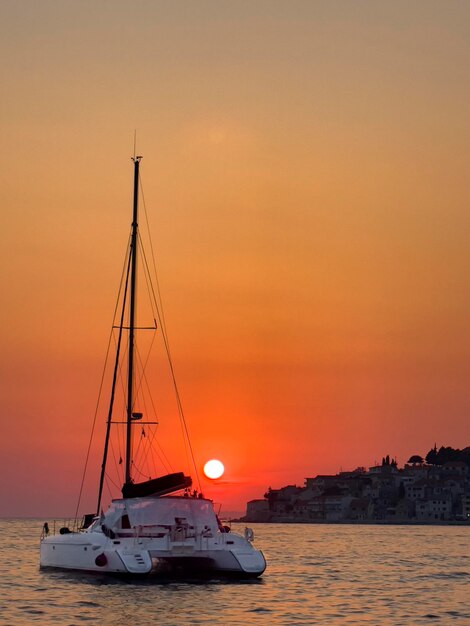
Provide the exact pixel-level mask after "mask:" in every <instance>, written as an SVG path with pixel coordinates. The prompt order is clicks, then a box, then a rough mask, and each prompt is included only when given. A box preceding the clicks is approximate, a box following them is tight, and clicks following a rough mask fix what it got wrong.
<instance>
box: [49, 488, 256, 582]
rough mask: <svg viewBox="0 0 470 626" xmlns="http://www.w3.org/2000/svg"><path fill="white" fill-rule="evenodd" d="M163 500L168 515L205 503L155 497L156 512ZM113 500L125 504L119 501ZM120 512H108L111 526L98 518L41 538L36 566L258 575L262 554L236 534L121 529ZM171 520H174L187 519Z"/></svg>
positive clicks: (209, 529)
mask: <svg viewBox="0 0 470 626" xmlns="http://www.w3.org/2000/svg"><path fill="white" fill-rule="evenodd" d="M140 500H141V501H144V500H146V499H140ZM178 500H179V502H177V501H178ZM168 501H170V502H171V504H172V505H173V508H172V512H171V514H172V515H173V514H174V512H175V509H174V503H175V501H176V502H177V505H178V504H184V505H188V504H194V505H196V506H198V505H199V504H201V505H202V504H204V503H205V504H207V503H208V501H202V502H201V501H198V500H187V499H184V498H160V499H158V500H155V503H156V504H158V506H159V509H160V510H161V509H162V508H163V507H165V504H167V502H168ZM119 502H120V503H126V501H124V500H122V501H119ZM210 504H212V503H210ZM128 506H129V505H128ZM185 509H186V510H184V511H183V512H184V513H185V514H186V516H187V515H188V507H187V506H186V507H185ZM120 512H121V516H116V515H115V511H113V512H112V514H111V515H109V516H108V518H109V519H113V518H114V520H115V523H114V526H113V527H111V526H107V525H106V524H103V523H102V522H106V521H108V518H107V517H104V518H103V519H102V520H97V521H96V522H95V523H94V524H93V526H92V527H90V528H89V529H87V530H86V531H83V532H77V533H66V534H58V535H51V536H46V537H43V538H42V540H41V549H40V565H41V567H53V568H61V569H70V570H81V571H87V572H102V573H108V574H121V575H128V574H132V575H147V574H151V573H154V574H163V575H175V574H176V575H183V576H184V575H188V576H206V575H221V576H224V575H226V576H240V577H257V576H260V575H261V574H262V573H263V572H264V570H265V568H266V562H265V559H264V556H263V554H262V552H261V551H259V550H256V549H255V548H254V547H253V546H252V544H251V542H250V541H248V540H247V539H245V537H242V536H240V535H238V534H236V533H231V532H220V530H219V528H218V527H214V525H213V524H211V525H210V526H209V525H207V524H204V526H201V525H200V526H198V525H197V524H188V523H185V525H184V526H182V525H181V524H180V523H178V524H172V525H170V524H165V525H161V524H155V523H151V524H150V523H147V524H137V525H135V526H134V525H133V526H132V527H131V528H126V529H123V528H120V527H119V526H120V524H119V522H120V520H121V518H122V512H124V515H126V516H127V509H126V508H125V506H123V507H122V508H121V509H120ZM214 517H215V516H214ZM176 519H178V522H179V520H180V519H185V520H186V519H187V518H186V517H184V518H176ZM203 521H207V520H206V519H205V520H203Z"/></svg>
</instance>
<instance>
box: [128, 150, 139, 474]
mask: <svg viewBox="0 0 470 626" xmlns="http://www.w3.org/2000/svg"><path fill="white" fill-rule="evenodd" d="M141 158H142V157H140V156H136V157H133V159H132V160H133V161H134V203H133V214H132V235H131V284H130V299H129V361H128V367H127V428H126V467H125V481H124V482H126V483H129V482H131V458H132V410H133V404H134V397H133V396H134V330H135V291H136V282H137V276H136V273H137V231H138V222H137V217H138V214H137V205H138V199H139V164H140V159H141Z"/></svg>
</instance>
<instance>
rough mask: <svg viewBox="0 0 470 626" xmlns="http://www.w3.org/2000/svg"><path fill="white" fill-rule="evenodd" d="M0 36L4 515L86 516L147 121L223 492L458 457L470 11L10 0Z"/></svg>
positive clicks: (469, 375) (200, 454)
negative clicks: (82, 495) (92, 446)
mask: <svg viewBox="0 0 470 626" xmlns="http://www.w3.org/2000/svg"><path fill="white" fill-rule="evenodd" d="M0 24H2V37H1V38H0V58H1V59H2V64H1V65H2V70H1V72H2V79H1V81H2V98H1V100H0V124H1V138H2V147H3V149H2V150H1V153H0V187H1V196H0V197H1V203H2V205H1V206H2V228H1V229H0V238H1V249H2V252H3V254H2V263H1V267H0V280H1V290H2V295H3V297H2V307H1V313H0V315H1V325H0V333H1V345H2V350H1V357H0V368H1V371H0V398H1V408H2V415H1V423H0V470H1V475H2V477H3V478H2V481H0V496H1V497H0V502H1V504H0V516H1V515H31V516H35V515H39V516H45V515H59V514H62V513H63V514H68V513H73V512H74V510H75V503H76V498H77V492H78V487H79V482H80V478H81V470H82V467H83V461H84V456H85V452H86V446H87V442H88V436H89V432H90V426H91V421H92V418H93V412H94V407H95V402H96V395H97V390H98V385H99V377H100V373H101V367H102V363H103V358H104V352H105V348H106V340H107V334H108V329H109V324H110V321H111V316H112V310H113V306H114V301H115V294H116V289H117V284H118V278H119V271H120V268H121V263H122V255H123V250H124V247H125V243H126V240H127V235H128V230H129V225H130V209H131V195H132V194H131V190H132V164H131V162H130V160H129V156H130V155H131V154H132V150H133V147H132V142H133V132H134V128H137V130H138V152H139V153H140V154H143V155H144V160H143V161H142V177H143V185H144V190H145V198H146V203H147V207H148V210H149V212H150V220H151V226H152V234H153V240H154V244H155V246H156V248H157V251H158V266H159V278H160V283H161V289H162V294H163V298H164V303H165V314H166V319H167V325H168V330H169V334H170V340H171V344H172V352H173V358H174V362H175V368H176V372H177V374H178V380H179V386H180V391H181V395H182V399H183V403H184V406H185V410H186V415H187V419H188V424H189V428H190V431H191V433H192V435H193V444H194V447H195V450H196V455H197V458H198V460H199V461H200V463H201V465H202V463H203V462H204V461H205V460H207V459H208V458H211V457H219V458H220V459H221V460H222V461H224V462H225V465H226V475H225V484H224V485H218V486H217V485H214V486H213V487H212V489H210V488H207V495H212V496H213V497H214V498H215V499H216V500H217V501H222V502H223V504H224V508H225V509H228V510H234V509H235V510H243V509H244V505H245V502H246V500H248V499H250V498H253V497H261V496H262V495H263V493H264V491H265V489H266V488H267V487H268V486H272V487H280V486H282V485H285V484H288V483H297V484H302V481H303V479H304V477H306V476H312V475H315V474H317V473H327V472H336V471H338V470H339V469H340V468H343V469H353V468H354V467H356V466H357V465H369V464H372V463H373V462H374V460H376V459H380V458H381V457H382V456H383V455H384V454H391V455H396V456H397V457H398V461H399V463H400V464H401V463H403V462H404V461H406V460H407V458H408V457H409V456H410V455H411V454H413V453H420V454H423V453H426V452H427V450H429V448H430V447H431V446H432V445H434V442H437V443H438V445H439V444H445V445H452V446H456V447H463V446H466V445H469V443H470V441H469V435H470V429H469V426H468V422H469V420H468V413H469V409H470V406H469V405H470V393H469V384H468V381H469V380H470V333H469V330H468V318H469V311H470V288H469V281H468V269H469V265H470V251H469V250H470V246H469V245H468V238H469V236H470V235H469V231H470V213H469V211H468V206H469V200H470V198H469V196H470V194H469V185H468V164H469V163H470V147H469V146H470V143H469V140H470V136H469V135H470V121H469V120H470V118H469V115H468V111H469V102H470V98H469V96H470V82H469V73H468V67H469V65H470V33H469V29H470V26H469V25H470V6H469V5H468V4H466V3H463V2H457V1H452V0H449V1H448V2H445V3H439V2H429V1H425V0H423V1H416V2H413V3H409V2H404V1H403V2H393V3H391V2H380V1H363V2H346V1H344V2H341V1H338V2H326V1H325V2H323V1H320V2H309V1H305V2H304V1H294V2H288V3H287V2H278V1H275V0H274V1H273V0H270V1H262V0H259V1H257V2H244V1H237V2H233V3H228V2H227V3H220V2H216V1H204V0H201V1H200V2H197V3H192V2H189V1H188V2H177V3H170V2H158V1H157V2H154V1H150V0H149V1H145V0H141V1H137V2H134V3H129V2H124V1H121V0H115V1H114V2H101V3H95V2H91V1H90V2H88V1H83V2H79V3H74V2H62V1H59V0H55V1H52V0H50V1H49V0H43V1H42V2H40V3H39V2H34V1H33V0H20V1H15V2H14V1H10V0H6V1H4V2H2V3H1V4H0ZM177 462H178V459H176V461H175V465H177ZM95 478H96V470H95V469H94V468H93V469H92V475H91V476H90V481H89V482H90V484H89V485H88V487H89V490H90V491H89V494H90V495H89V496H87V497H86V498H87V499H86V503H85V504H88V502H90V503H92V502H94V499H95V491H94V482H93V481H94V479H95ZM91 506H93V505H91Z"/></svg>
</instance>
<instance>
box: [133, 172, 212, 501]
mask: <svg viewBox="0 0 470 626" xmlns="http://www.w3.org/2000/svg"><path fill="white" fill-rule="evenodd" d="M139 184H140V191H141V195H142V204H143V207H144V215H145V222H146V225H147V231H148V233H150V225H149V220H148V214H147V205H146V203H145V194H144V189H143V184H142V179H141V178H139ZM149 244H150V252H151V257H152V265H153V274H154V276H155V283H156V288H157V294H158V300H157V294H155V290H154V287H153V283H152V282H151V289H152V294H153V298H154V301H155V306H156V310H157V315H158V321H159V323H160V327H161V329H162V337H163V343H164V346H165V351H166V355H167V358H168V363H169V367H170V372H171V377H172V381H173V388H174V390H175V396H176V403H177V406H178V412H179V416H180V420H181V425H182V430H183V435H185V436H184V437H183V440H184V441H185V442H187V446H188V448H189V453H190V456H191V460H192V465H193V468H194V472H195V476H196V480H197V483H198V487H199V491H201V481H200V477H199V472H198V469H197V465H196V460H195V456H194V451H193V448H192V445H191V439H190V437H189V429H188V425H187V422H186V418H185V415H184V410H183V404H182V401H181V396H180V393H179V389H178V385H177V382H176V375H175V370H174V367H173V360H172V357H171V351H170V344H169V339H168V333H167V329H166V321H165V313H164V309H163V301H162V297H161V292H160V283H159V281H158V273H157V267H156V262H155V252H154V249H153V244H152V239H151V238H150V237H149ZM143 258H144V263H145V265H146V266H147V271H148V272H149V274H150V271H149V270H148V263H147V258H146V256H145V253H144V255H143ZM158 304H160V306H158Z"/></svg>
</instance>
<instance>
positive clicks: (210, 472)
mask: <svg viewBox="0 0 470 626" xmlns="http://www.w3.org/2000/svg"><path fill="white" fill-rule="evenodd" d="M224 471H225V468H224V464H223V463H222V462H221V461H218V460H217V459H211V460H210V461H207V463H206V464H205V465H204V474H205V476H207V478H211V479H212V480H215V479H216V478H220V477H221V476H222V474H223V473H224Z"/></svg>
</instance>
